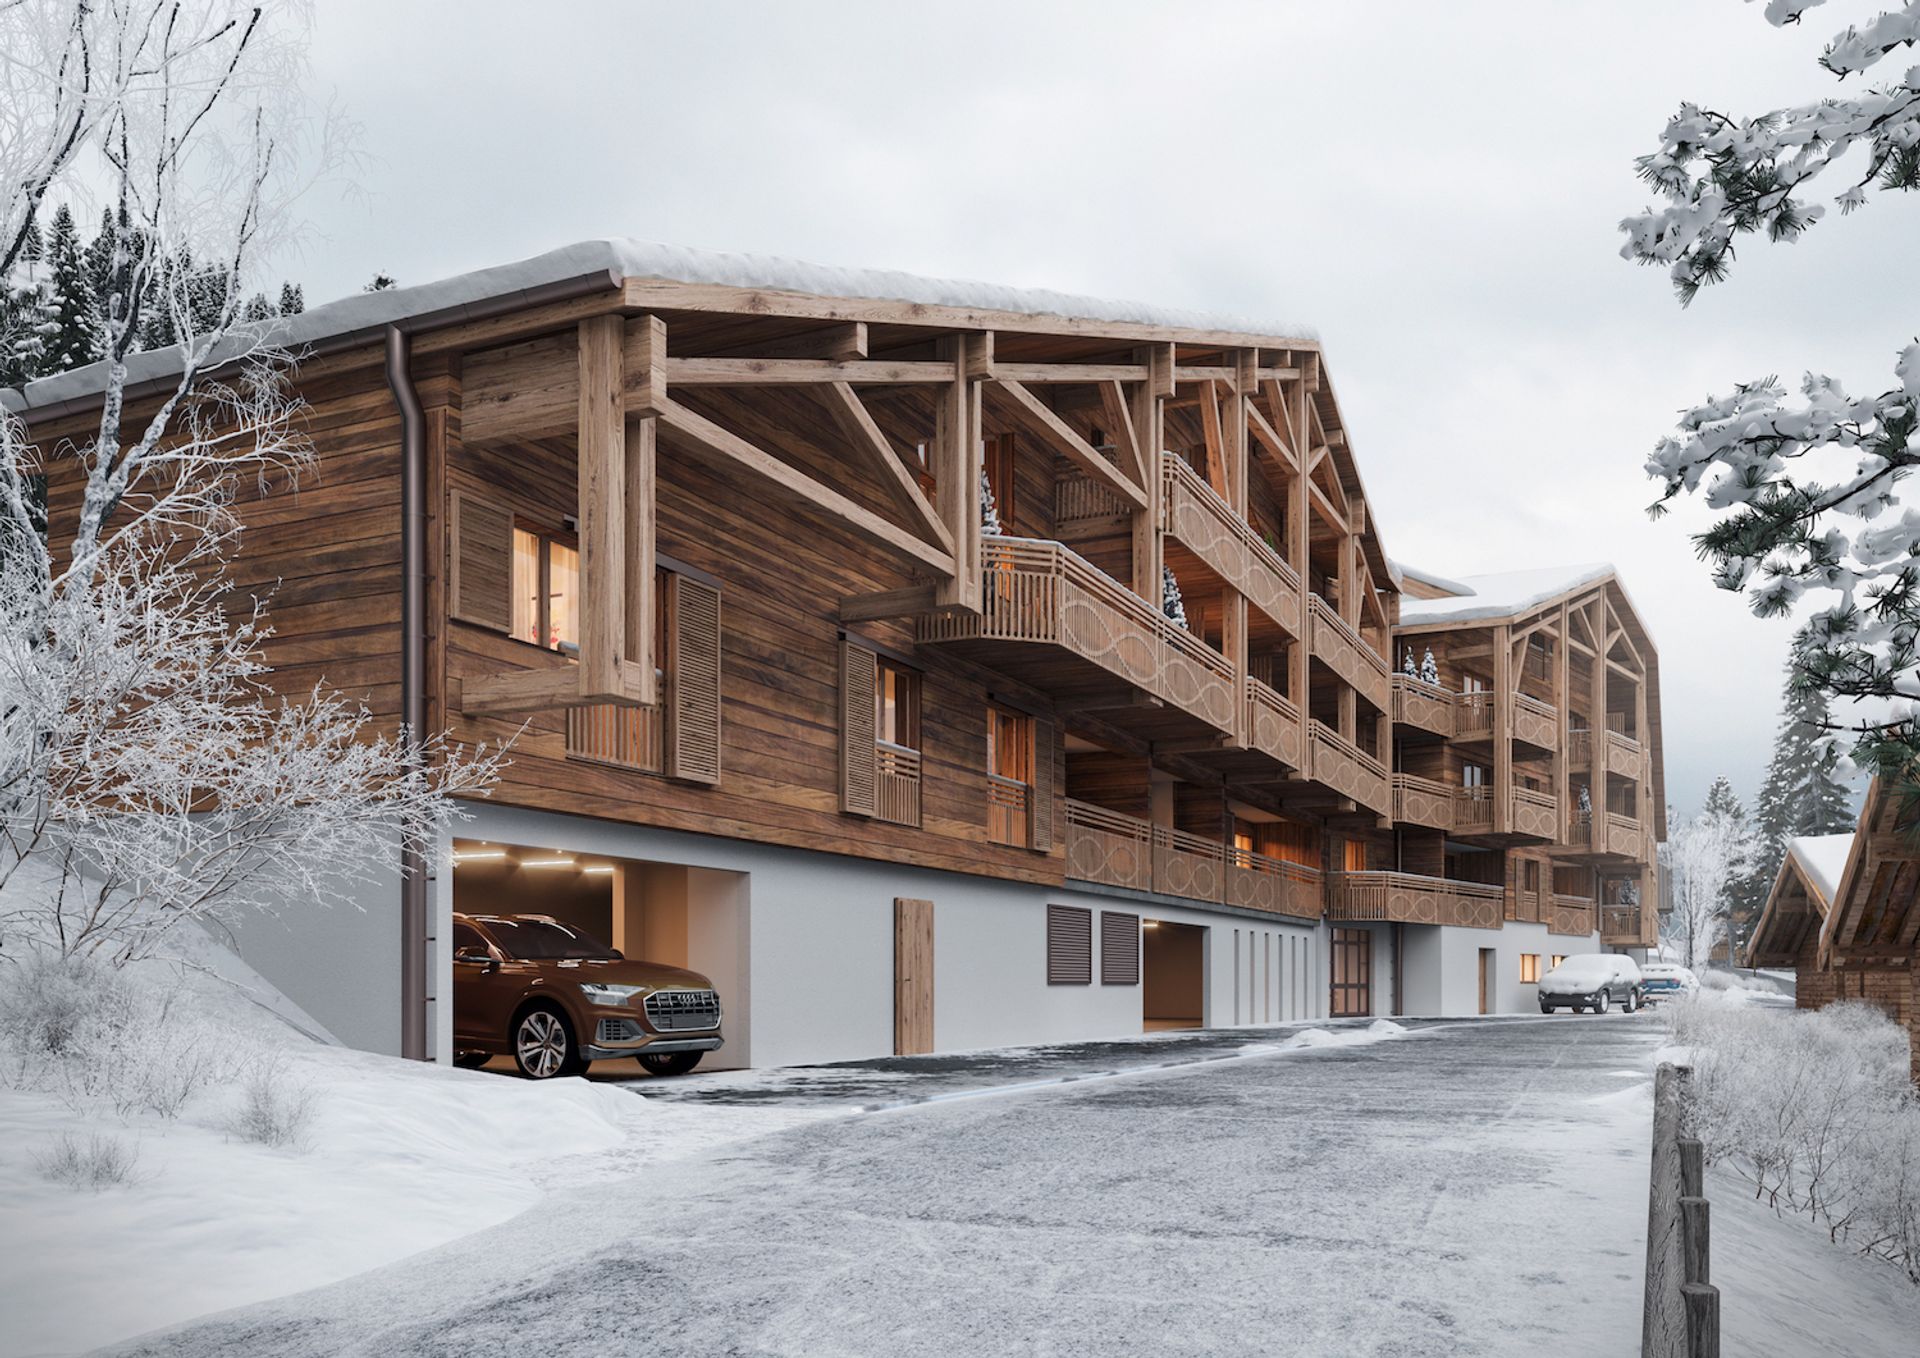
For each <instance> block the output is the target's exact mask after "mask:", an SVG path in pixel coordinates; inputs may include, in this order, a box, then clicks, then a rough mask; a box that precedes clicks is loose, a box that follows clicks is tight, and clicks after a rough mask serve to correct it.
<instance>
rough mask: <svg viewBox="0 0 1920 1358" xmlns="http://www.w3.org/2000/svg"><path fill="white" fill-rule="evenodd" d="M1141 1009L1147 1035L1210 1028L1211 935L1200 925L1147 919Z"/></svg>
mask: <svg viewBox="0 0 1920 1358" xmlns="http://www.w3.org/2000/svg"><path fill="white" fill-rule="evenodd" d="M1140 928H1141V946H1140V958H1141V979H1142V980H1143V981H1144V982H1145V984H1144V985H1143V986H1141V988H1140V990H1141V994H1140V1009H1141V1014H1140V1016H1141V1021H1142V1026H1143V1027H1144V1028H1145V1029H1146V1031H1147V1032H1150V1033H1154V1032H1159V1031H1161V1030H1162V1029H1167V1028H1204V1027H1206V1025H1207V1017H1206V1009H1207V931H1206V929H1205V928H1203V927H1202V926H1200V925H1197V924H1175V923H1173V921H1171V920H1164V919H1150V920H1142V921H1141V924H1140Z"/></svg>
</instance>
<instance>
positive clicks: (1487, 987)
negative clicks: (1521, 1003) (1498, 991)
mask: <svg viewBox="0 0 1920 1358" xmlns="http://www.w3.org/2000/svg"><path fill="white" fill-rule="evenodd" d="M1492 989H1493V949H1492V948H1482V949H1481V950H1480V1012H1481V1013H1483V1014H1484V1013H1486V1012H1488V1010H1487V999H1488V994H1489V992H1490V991H1491V990H1492Z"/></svg>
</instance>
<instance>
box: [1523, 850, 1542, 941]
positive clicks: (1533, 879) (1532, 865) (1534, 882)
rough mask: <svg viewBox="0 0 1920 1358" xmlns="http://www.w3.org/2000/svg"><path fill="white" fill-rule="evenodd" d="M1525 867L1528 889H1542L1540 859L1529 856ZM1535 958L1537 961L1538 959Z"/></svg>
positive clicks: (1535, 890) (1536, 890) (1534, 890)
mask: <svg viewBox="0 0 1920 1358" xmlns="http://www.w3.org/2000/svg"><path fill="white" fill-rule="evenodd" d="M1525 867H1526V874H1527V875H1526V882H1527V890H1528V891H1533V892H1538V891H1539V890H1540V860H1539V859H1537V858H1529V859H1528V860H1527V861H1526V864H1525ZM1535 960H1536V961H1537V960H1538V959H1535Z"/></svg>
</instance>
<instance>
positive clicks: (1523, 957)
mask: <svg viewBox="0 0 1920 1358" xmlns="http://www.w3.org/2000/svg"><path fill="white" fill-rule="evenodd" d="M1539 983H1540V954H1539V953H1537V952H1523V953H1521V954H1520V984H1521V985H1538V984H1539Z"/></svg>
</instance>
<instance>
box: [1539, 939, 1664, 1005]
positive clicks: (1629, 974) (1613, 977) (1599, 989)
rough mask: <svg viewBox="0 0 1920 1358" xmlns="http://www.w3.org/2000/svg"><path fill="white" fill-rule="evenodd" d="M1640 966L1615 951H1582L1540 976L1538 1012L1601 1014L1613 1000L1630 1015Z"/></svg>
mask: <svg viewBox="0 0 1920 1358" xmlns="http://www.w3.org/2000/svg"><path fill="white" fill-rule="evenodd" d="M1641 986H1642V982H1641V977H1640V966H1639V964H1638V963H1637V962H1635V961H1634V960H1633V959H1632V958H1631V957H1624V956H1622V955H1620V954H1619V953H1608V952H1584V953H1577V954H1575V955H1574V956H1572V957H1569V958H1567V959H1566V960H1565V961H1563V962H1561V964H1560V965H1559V966H1557V967H1555V968H1554V969H1553V970H1552V971H1550V972H1548V973H1547V974H1546V975H1545V976H1542V977H1541V978H1540V1012H1541V1013H1543V1014H1551V1013H1553V1012H1554V1010H1556V1009H1572V1010H1574V1011H1575V1012H1576V1013H1577V1012H1578V1011H1580V1010H1582V1009H1587V1010H1591V1011H1592V1012H1594V1013H1596V1014H1604V1013H1606V1012H1607V1007H1608V1006H1609V1005H1611V1004H1612V1003H1614V1002H1615V1001H1616V1000H1617V1001H1618V1002H1619V1004H1620V1007H1621V1008H1622V1009H1624V1010H1625V1011H1626V1012H1627V1013H1629V1014H1631V1013H1632V1012H1633V1011H1634V1010H1636V1009H1638V1008H1639V1007H1640V1004H1641V999H1642V995H1643V991H1642V989H1641Z"/></svg>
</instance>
